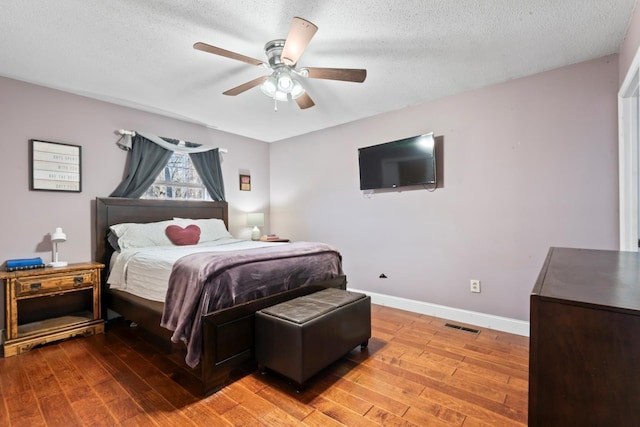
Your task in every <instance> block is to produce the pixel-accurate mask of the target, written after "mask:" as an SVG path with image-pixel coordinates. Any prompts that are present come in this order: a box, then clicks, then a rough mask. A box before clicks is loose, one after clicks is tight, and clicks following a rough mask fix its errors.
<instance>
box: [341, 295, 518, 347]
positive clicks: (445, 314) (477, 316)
mask: <svg viewBox="0 0 640 427" xmlns="http://www.w3.org/2000/svg"><path fill="white" fill-rule="evenodd" d="M349 290H350V291H354V292H362V293H363V294H367V295H369V296H370V297H371V303H373V304H378V305H384V306H387V307H392V308H397V309H400V310H407V311H412V312H414V313H420V314H427V315H429V316H435V317H440V318H442V319H447V320H453V321H457V322H462V323H467V324H471V325H476V326H480V327H483V328H489V329H495V330H498V331H502V332H508V333H510V334H516V335H522V336H525V337H528V336H529V322H525V321H524V320H517V319H510V318H508V317H501V316H494V315H492V314H485V313H478V312H476V311H469V310H462V309H459V308H453V307H447V306H444V305H438V304H430V303H428V302H422V301H415V300H410V299H406V298H400V297H394V296H390V295H384V294H377V293H375V292H369V291H363V290H358V289H353V288H349Z"/></svg>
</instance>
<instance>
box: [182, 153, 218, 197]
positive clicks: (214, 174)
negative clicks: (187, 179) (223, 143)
mask: <svg viewBox="0 0 640 427" xmlns="http://www.w3.org/2000/svg"><path fill="white" fill-rule="evenodd" d="M189 157H190V158H191V161H192V162H193V166H194V167H195V168H196V171H197V172H198V175H200V179H201V180H202V184H204V186H205V188H206V189H207V191H208V192H209V195H210V196H211V198H212V199H213V200H216V201H219V202H224V200H225V199H224V181H223V180H222V168H221V167H220V152H219V150H218V149H217V148H216V149H215V150H209V151H204V152H202V153H191V154H189Z"/></svg>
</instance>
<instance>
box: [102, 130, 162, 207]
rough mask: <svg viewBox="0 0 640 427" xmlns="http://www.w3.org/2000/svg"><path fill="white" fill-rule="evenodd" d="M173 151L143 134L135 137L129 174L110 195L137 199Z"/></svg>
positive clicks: (153, 179)
mask: <svg viewBox="0 0 640 427" xmlns="http://www.w3.org/2000/svg"><path fill="white" fill-rule="evenodd" d="M172 154H173V152H172V151H170V150H166V149H164V148H162V147H160V146H159V145H158V144H156V143H154V142H151V141H149V140H148V139H147V138H145V137H143V136H142V135H139V134H136V135H135V136H134V137H133V143H132V149H131V157H130V159H129V160H130V163H129V174H128V175H127V177H126V178H125V179H124V181H122V182H121V183H120V185H118V187H117V188H116V189H115V190H114V191H113V192H112V193H111V194H110V197H128V198H131V199H137V198H139V197H140V196H142V195H143V194H144V192H145V191H147V189H148V188H149V186H150V185H151V184H153V181H155V179H156V177H157V176H158V174H159V173H160V171H161V170H162V168H164V167H165V166H166V164H167V162H168V161H169V158H170V157H171V155H172Z"/></svg>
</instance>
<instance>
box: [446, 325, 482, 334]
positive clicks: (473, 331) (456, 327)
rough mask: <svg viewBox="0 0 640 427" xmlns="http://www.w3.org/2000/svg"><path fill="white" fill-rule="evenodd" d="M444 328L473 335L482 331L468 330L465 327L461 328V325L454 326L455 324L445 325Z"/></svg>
mask: <svg viewBox="0 0 640 427" xmlns="http://www.w3.org/2000/svg"><path fill="white" fill-rule="evenodd" d="M444 326H446V327H447V328H452V329H459V330H461V331H465V332H471V333H472V334H479V333H480V331H479V330H477V329H472V328H467V327H465V326H460V325H454V324H453V323H445V324H444Z"/></svg>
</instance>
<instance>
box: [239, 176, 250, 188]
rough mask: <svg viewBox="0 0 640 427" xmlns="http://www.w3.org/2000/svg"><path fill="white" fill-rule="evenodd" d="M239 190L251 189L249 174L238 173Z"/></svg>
mask: <svg viewBox="0 0 640 427" xmlns="http://www.w3.org/2000/svg"><path fill="white" fill-rule="evenodd" d="M240 190H241V191H251V175H243V174H240Z"/></svg>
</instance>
